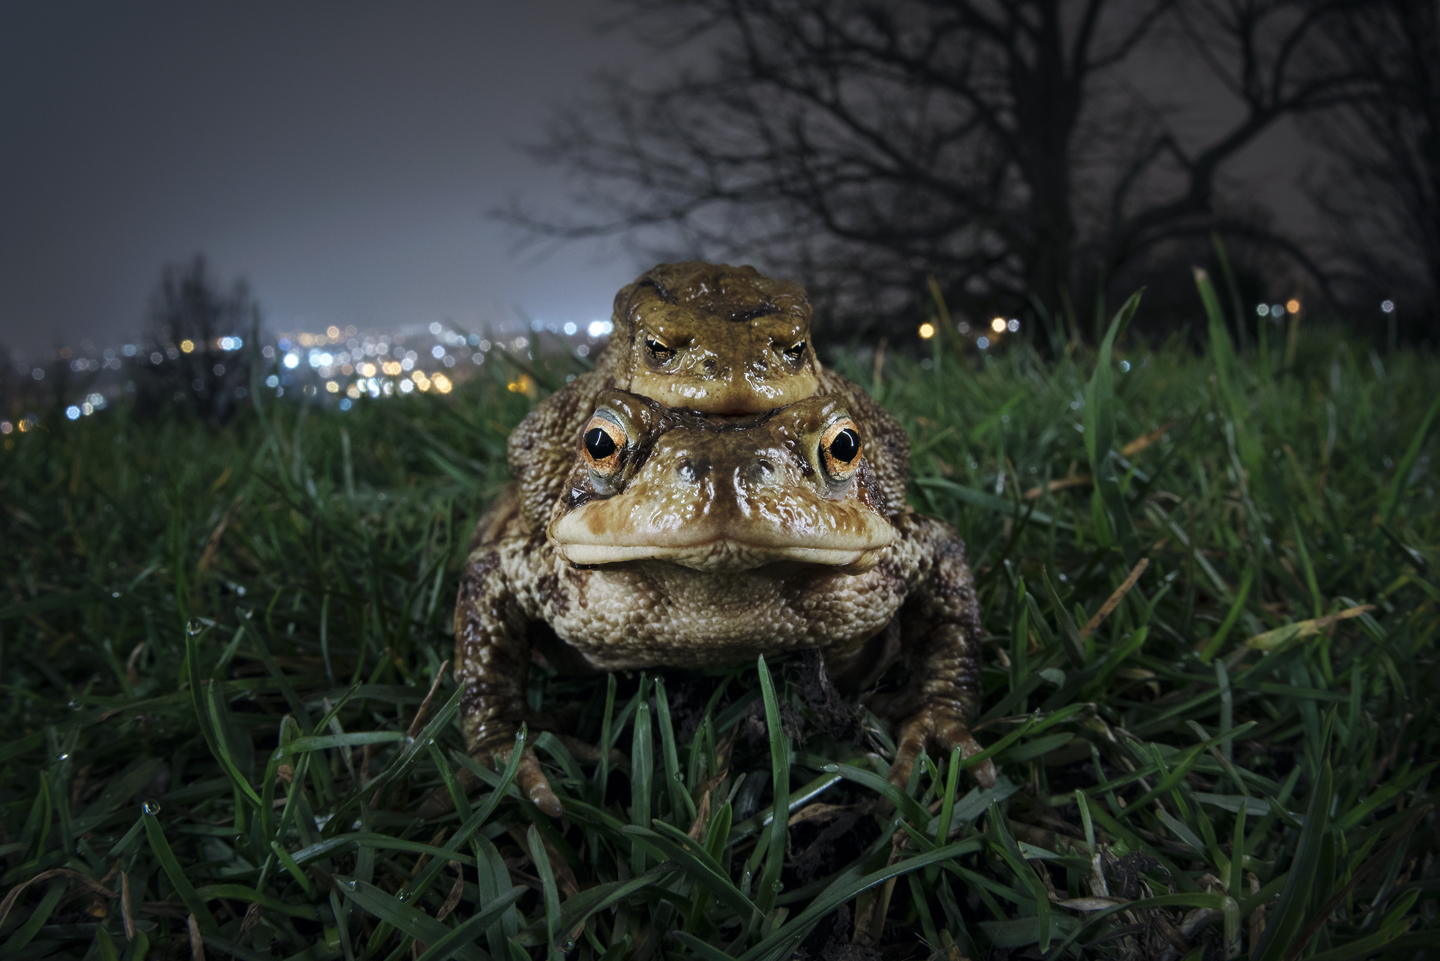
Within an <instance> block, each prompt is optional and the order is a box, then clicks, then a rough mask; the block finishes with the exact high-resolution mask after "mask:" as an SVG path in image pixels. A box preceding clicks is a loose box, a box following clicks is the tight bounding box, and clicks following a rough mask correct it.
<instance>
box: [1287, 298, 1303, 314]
mask: <svg viewBox="0 0 1440 961" xmlns="http://www.w3.org/2000/svg"><path fill="white" fill-rule="evenodd" d="M1285 309H1286V310H1288V311H1289V312H1290V313H1292V314H1298V313H1300V301H1298V300H1296V299H1295V298H1293V297H1292V298H1290V299H1289V300H1287V301H1285Z"/></svg>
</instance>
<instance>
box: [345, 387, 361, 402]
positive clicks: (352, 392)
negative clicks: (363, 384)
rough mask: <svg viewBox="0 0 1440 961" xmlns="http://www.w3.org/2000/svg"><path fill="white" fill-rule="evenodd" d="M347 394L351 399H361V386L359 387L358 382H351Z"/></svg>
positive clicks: (346, 390) (346, 389)
mask: <svg viewBox="0 0 1440 961" xmlns="http://www.w3.org/2000/svg"><path fill="white" fill-rule="evenodd" d="M345 396H346V397H349V398H350V399H351V400H359V399H360V387H359V385H357V384H351V385H350V386H349V387H347V388H345Z"/></svg>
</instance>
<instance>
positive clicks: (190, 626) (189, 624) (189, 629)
mask: <svg viewBox="0 0 1440 961" xmlns="http://www.w3.org/2000/svg"><path fill="white" fill-rule="evenodd" d="M203 630H205V625H203V624H201V623H200V619H199V618H198V617H192V618H190V620H188V621H186V622H185V633H187V634H189V635H190V636H191V637H194V636H195V635H196V634H199V633H200V632H201V631H203Z"/></svg>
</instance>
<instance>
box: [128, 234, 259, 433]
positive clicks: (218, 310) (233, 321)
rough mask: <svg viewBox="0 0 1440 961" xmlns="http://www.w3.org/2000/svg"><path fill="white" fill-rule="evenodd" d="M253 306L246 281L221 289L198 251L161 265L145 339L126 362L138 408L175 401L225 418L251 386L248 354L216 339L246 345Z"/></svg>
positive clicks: (157, 407) (146, 412) (213, 417)
mask: <svg viewBox="0 0 1440 961" xmlns="http://www.w3.org/2000/svg"><path fill="white" fill-rule="evenodd" d="M258 310H259V308H258V307H257V306H256V304H255V302H254V301H253V300H252V299H251V296H250V290H249V287H248V286H247V285H246V283H245V281H244V280H236V281H235V282H234V283H233V284H232V285H231V287H230V289H229V290H228V291H225V290H223V289H222V288H221V287H220V284H219V282H218V281H217V280H216V279H215V278H214V277H212V276H211V275H210V272H209V269H208V267H207V265H206V263H205V258H204V257H203V256H201V255H199V254H197V255H196V256H195V257H194V259H193V260H191V261H190V262H189V263H188V264H170V265H168V266H166V267H165V268H164V270H163V271H162V273H161V278H160V284H159V286H158V287H157V288H156V290H155V293H154V295H153V296H152V297H151V304H150V331H149V335H150V338H151V342H150V343H149V344H147V345H146V346H145V349H143V350H141V351H140V353H139V354H137V356H136V357H135V360H134V362H133V363H132V364H131V373H132V375H133V377H134V380H135V388H136V393H135V403H136V410H137V413H139V414H141V415H142V416H143V415H149V414H154V413H156V412H158V411H160V410H162V409H165V408H169V407H178V408H180V409H187V408H188V409H189V410H190V411H192V412H193V413H195V414H197V415H199V416H200V417H203V418H206V419H210V420H215V421H218V422H221V423H223V422H225V421H226V420H228V419H229V418H230V416H231V415H232V414H233V413H234V412H235V407H236V401H237V400H239V399H240V398H243V397H244V396H245V392H246V391H248V389H249V384H250V363H249V356H250V355H249V352H248V351H247V350H240V349H225V347H224V346H223V345H222V339H225V338H236V339H237V340H239V341H243V342H244V343H245V344H246V345H247V346H248V345H249V340H250V338H251V336H252V330H253V329H254V327H255V324H256V318H257V317H258Z"/></svg>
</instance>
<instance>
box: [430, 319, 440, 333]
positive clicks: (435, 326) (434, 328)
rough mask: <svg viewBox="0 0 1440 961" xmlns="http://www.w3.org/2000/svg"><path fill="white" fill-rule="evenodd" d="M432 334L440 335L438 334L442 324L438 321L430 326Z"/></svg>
mask: <svg viewBox="0 0 1440 961" xmlns="http://www.w3.org/2000/svg"><path fill="white" fill-rule="evenodd" d="M430 333H432V334H438V333H440V322H439V321H438V320H437V321H433V322H431V324H430Z"/></svg>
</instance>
